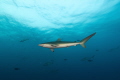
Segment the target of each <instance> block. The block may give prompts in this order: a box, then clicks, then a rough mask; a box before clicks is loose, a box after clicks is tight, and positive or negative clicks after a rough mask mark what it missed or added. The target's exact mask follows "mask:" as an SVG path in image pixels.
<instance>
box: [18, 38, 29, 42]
mask: <svg viewBox="0 0 120 80" xmlns="http://www.w3.org/2000/svg"><path fill="white" fill-rule="evenodd" d="M27 40H29V39H23V40H20V42H24V41H27Z"/></svg>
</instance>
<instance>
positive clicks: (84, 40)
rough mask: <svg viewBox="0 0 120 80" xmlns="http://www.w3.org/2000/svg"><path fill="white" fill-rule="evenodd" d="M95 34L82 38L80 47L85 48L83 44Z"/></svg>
mask: <svg viewBox="0 0 120 80" xmlns="http://www.w3.org/2000/svg"><path fill="white" fill-rule="evenodd" d="M95 34H96V32H95V33H93V34H91V35H89V36H88V37H86V38H84V39H83V40H82V41H80V42H79V43H80V45H81V46H82V47H84V48H86V46H85V43H86V42H87V41H88V40H89V39H90V38H91V37H92V36H94V35H95Z"/></svg>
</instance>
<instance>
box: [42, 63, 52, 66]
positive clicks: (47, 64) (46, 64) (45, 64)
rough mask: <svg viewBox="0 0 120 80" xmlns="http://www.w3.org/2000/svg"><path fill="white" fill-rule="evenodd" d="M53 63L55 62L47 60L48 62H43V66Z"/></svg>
mask: <svg viewBox="0 0 120 80" xmlns="http://www.w3.org/2000/svg"><path fill="white" fill-rule="evenodd" d="M51 64H53V62H46V63H44V64H43V66H49V65H51Z"/></svg>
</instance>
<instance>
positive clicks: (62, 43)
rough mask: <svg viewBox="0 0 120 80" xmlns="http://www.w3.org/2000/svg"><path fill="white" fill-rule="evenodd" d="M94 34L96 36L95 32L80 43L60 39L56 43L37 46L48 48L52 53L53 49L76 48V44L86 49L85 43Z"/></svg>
mask: <svg viewBox="0 0 120 80" xmlns="http://www.w3.org/2000/svg"><path fill="white" fill-rule="evenodd" d="M95 34H96V32H95V33H93V34H91V35H89V36H88V37H86V38H84V39H83V40H81V41H80V42H69V41H61V39H57V41H54V42H47V43H42V44H39V45H38V46H42V47H45V48H50V50H51V51H52V52H54V48H64V47H70V46H76V45H78V44H80V45H81V46H82V47H84V48H86V46H85V43H86V42H87V41H88V40H89V39H90V38H91V37H92V36H94V35H95Z"/></svg>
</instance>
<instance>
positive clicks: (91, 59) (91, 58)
mask: <svg viewBox="0 0 120 80" xmlns="http://www.w3.org/2000/svg"><path fill="white" fill-rule="evenodd" d="M94 56H95V55H94ZM94 56H92V57H85V58H83V59H81V61H88V62H92V61H93V58H94Z"/></svg>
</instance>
